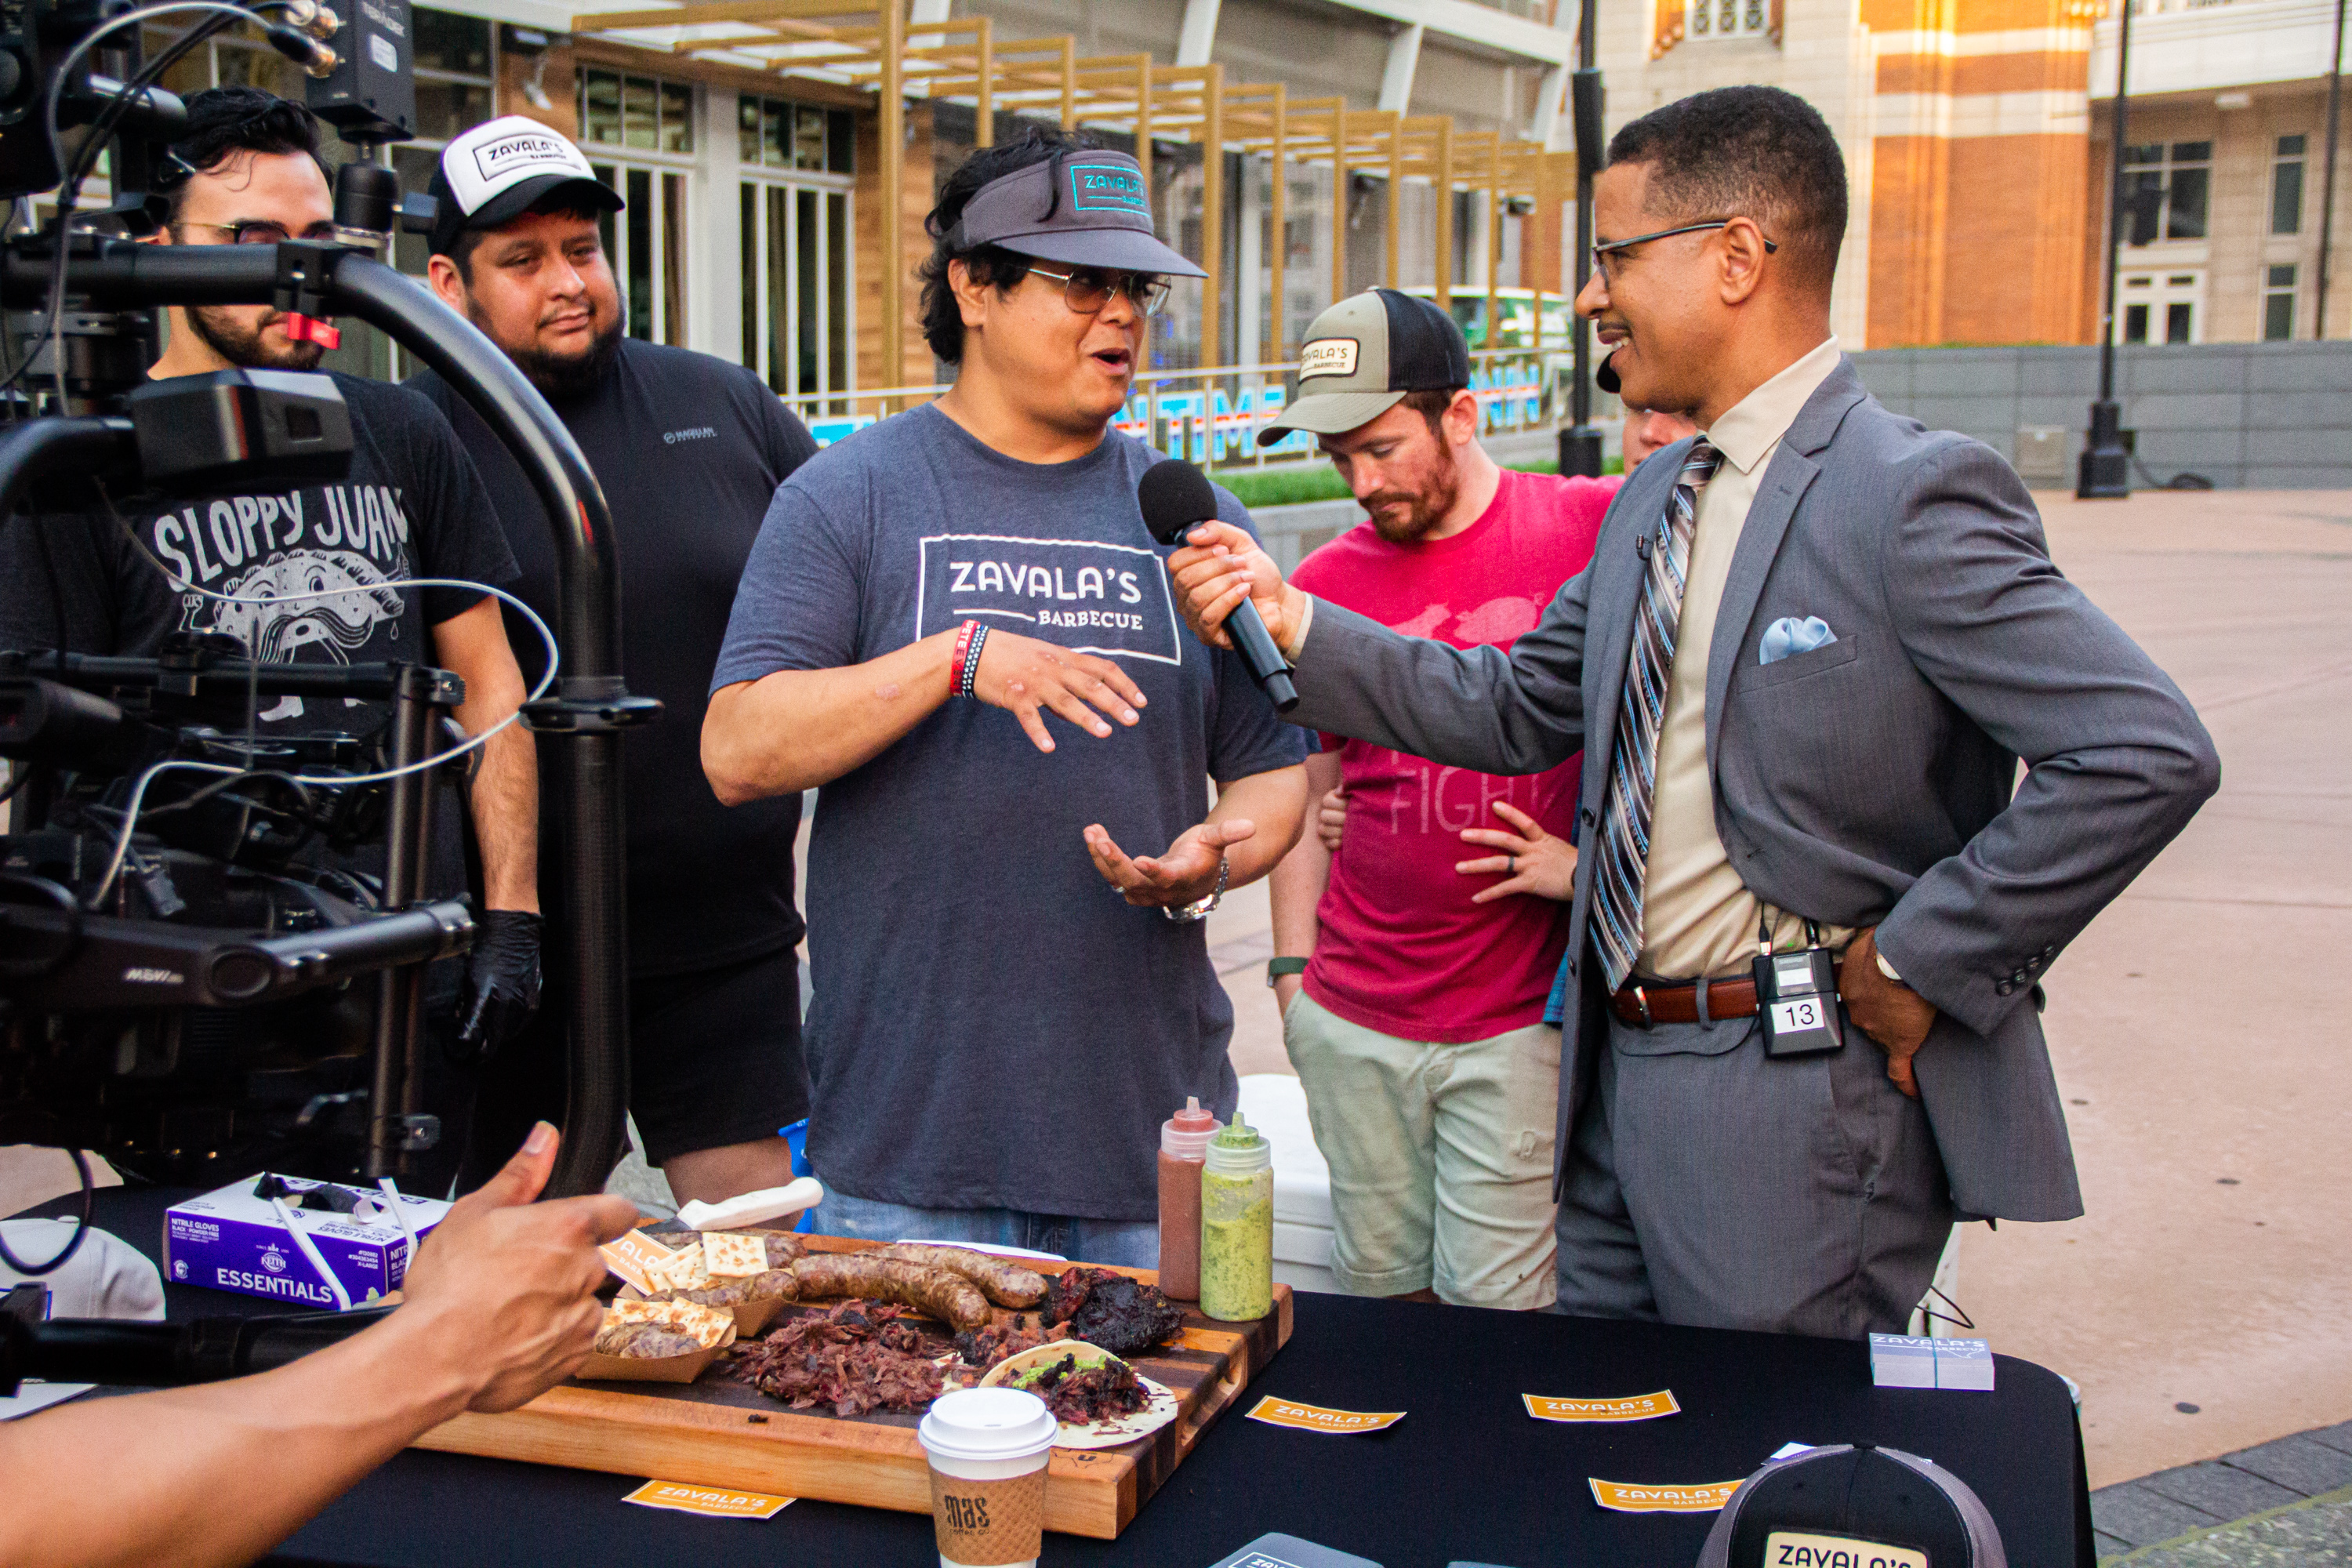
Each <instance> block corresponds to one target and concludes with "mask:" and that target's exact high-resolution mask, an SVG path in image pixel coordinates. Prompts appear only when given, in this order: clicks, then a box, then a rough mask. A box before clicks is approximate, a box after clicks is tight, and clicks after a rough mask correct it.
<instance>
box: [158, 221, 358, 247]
mask: <svg viewBox="0 0 2352 1568" xmlns="http://www.w3.org/2000/svg"><path fill="white" fill-rule="evenodd" d="M184 227H187V228H208V229H211V230H212V231H213V232H214V233H215V234H225V235H227V236H228V237H229V243H230V244H231V245H283V244H285V243H286V242H287V241H288V240H289V239H291V238H293V236H292V235H290V234H289V233H287V232H286V226H285V225H284V224H280V223H190V224H186V225H184ZM332 229H333V225H331V224H323V223H322V224H313V225H311V226H310V227H309V228H308V229H305V230H304V231H303V233H302V237H303V238H305V239H318V238H321V237H325V236H326V235H327V234H329V233H331V231H332Z"/></svg>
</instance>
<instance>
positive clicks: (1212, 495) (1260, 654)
mask: <svg viewBox="0 0 2352 1568" xmlns="http://www.w3.org/2000/svg"><path fill="white" fill-rule="evenodd" d="M1135 499H1136V501H1137V502H1138V504H1139V505H1140V506H1141V507H1142V508H1143V526H1144V527H1146V528H1148V529H1150V531H1151V537H1152V538H1154V539H1156V540H1158V541H1159V542H1160V543H1162V544H1175V543H1178V542H1181V540H1182V539H1183V537H1184V535H1185V534H1187V533H1189V532H1191V531H1192V530H1193V529H1194V528H1195V527H1197V526H1198V525H1200V524H1201V523H1204V522H1214V521H1217V492H1216V489H1214V487H1213V486H1212V485H1211V484H1210V483H1209V476H1208V475H1206V474H1204V473H1202V471H1201V470H1200V469H1198V468H1194V467H1193V466H1192V464H1190V463H1188V462H1186V461H1184V460H1183V459H1182V458H1161V459H1160V461H1158V462H1156V463H1154V464H1152V465H1151V467H1150V468H1146V469H1144V470H1143V478H1142V479H1140V480H1139V481H1138V483H1137V484H1136V487H1135ZM1225 635H1226V636H1228V637H1232V638H1233V639H1234V648H1235V649H1236V650H1237V651H1238V652H1239V653H1240V654H1241V656H1242V663H1243V664H1244V665H1245V666H1247V667H1248V668H1249V672H1250V679H1252V680H1255V681H1256V682H1257V683H1258V685H1259V686H1260V687H1261V688H1262V689H1264V690H1265V694H1266V697H1267V699H1268V700H1271V701H1272V702H1273V703H1274V705H1275V707H1276V710H1279V711H1281V712H1284V713H1287V712H1289V711H1290V710H1292V709H1293V708H1296V707H1297V706H1298V688H1297V687H1296V686H1293V685H1292V684H1291V683H1290V661H1289V660H1288V659H1286V658H1283V657H1282V650H1281V649H1280V648H1278V647H1275V646H1274V635H1273V634H1272V633H1270V632H1268V631H1267V630H1266V629H1265V619H1264V618H1263V617H1262V616H1259V615H1258V613H1257V606H1256V605H1254V604H1252V603H1251V602H1250V601H1249V600H1247V599H1244V600H1243V601H1242V602H1241V604H1240V605H1238V606H1237V607H1236V608H1235V609H1234V612H1233V614H1231V615H1229V616H1226V617H1225Z"/></svg>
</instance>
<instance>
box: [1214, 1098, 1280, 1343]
mask: <svg viewBox="0 0 2352 1568" xmlns="http://www.w3.org/2000/svg"><path fill="white" fill-rule="evenodd" d="M1272 1310H1274V1145H1273V1144H1271V1143H1268V1142H1266V1141H1265V1134H1264V1133H1262V1132H1260V1131H1258V1130H1257V1129H1256V1128H1255V1127H1252V1126H1251V1125H1250V1124H1249V1123H1248V1122H1246V1121H1244V1120H1242V1118H1241V1115H1240V1114H1239V1113H1238V1112H1236V1113H1235V1114H1234V1120H1233V1124H1232V1125H1231V1126H1229V1127H1227V1128H1225V1129H1224V1130H1223V1131H1221V1132H1219V1133H1218V1134H1217V1135H1216V1136H1215V1137H1214V1138H1212V1139H1210V1140H1209V1148H1208V1154H1207V1158H1206V1160H1205V1162H1204V1163H1203V1164H1202V1168H1201V1311H1202V1315H1203V1316H1205V1317H1211V1318H1216V1319H1220V1320H1222V1321H1225V1322H1228V1323H1237V1322H1247V1321H1250V1320H1252V1319H1255V1318H1263V1317H1265V1315H1266V1314H1267V1313H1268V1312H1271V1311H1272Z"/></svg>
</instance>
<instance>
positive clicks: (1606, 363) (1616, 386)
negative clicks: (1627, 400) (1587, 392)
mask: <svg viewBox="0 0 2352 1568" xmlns="http://www.w3.org/2000/svg"><path fill="white" fill-rule="evenodd" d="M1616 359H1617V351H1616V350H1615V349H1611V350H1610V351H1609V353H1607V354H1605V355H1604V356H1602V358H1601V368H1600V369H1599V370H1596V371H1594V372H1593V373H1592V380H1593V384H1595V385H1597V386H1598V387H1600V388H1601V391H1603V392H1605V393H1608V394H1609V395H1611V396H1612V397H1613V396H1615V395H1617V394H1618V393H1620V392H1622V391H1623V390H1624V384H1623V383H1622V382H1620V381H1619V380H1618V379H1617V365H1616Z"/></svg>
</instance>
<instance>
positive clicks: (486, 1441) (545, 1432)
mask: <svg viewBox="0 0 2352 1568" xmlns="http://www.w3.org/2000/svg"><path fill="white" fill-rule="evenodd" d="M806 1239H807V1241H808V1243H809V1246H810V1247H811V1249H812V1250H814V1251H818V1252H854V1251H858V1250H861V1249H863V1248H865V1247H870V1246H872V1245H874V1244H873V1243H871V1242H862V1241H846V1240H841V1239H838V1238H835V1237H807V1238H806ZM1118 1272H1120V1273H1122V1274H1131V1275H1133V1276H1134V1277H1135V1278H1136V1279H1141V1280H1145V1281H1147V1282H1150V1281H1155V1280H1156V1279H1157V1276H1156V1275H1154V1274H1152V1273H1151V1272H1150V1271H1149V1270H1145V1269H1136V1268H1123V1269H1120V1270H1118ZM1274 1295H1275V1306H1274V1310H1273V1312H1271V1313H1270V1314H1268V1315H1267V1316H1266V1317H1265V1318H1262V1319H1260V1320H1259V1321H1256V1322H1255V1323H1222V1322H1217V1321H1213V1320H1212V1319H1208V1318H1204V1317H1202V1316H1201V1315H1200V1313H1199V1312H1197V1311H1192V1310H1187V1312H1186V1313H1185V1316H1184V1331H1183V1334H1182V1336H1181V1338H1180V1339H1179V1340H1178V1341H1177V1342H1175V1343H1174V1344H1171V1345H1163V1346H1161V1347H1160V1349H1158V1350H1157V1351H1155V1352H1152V1353H1151V1354H1150V1355H1143V1356H1136V1357H1133V1358H1130V1359H1131V1361H1132V1363H1133V1365H1134V1367H1135V1369H1136V1371H1137V1372H1139V1373H1142V1374H1143V1375H1144V1376H1146V1377H1149V1378H1152V1379H1154V1380H1156V1381H1158V1382H1160V1383H1163V1384H1167V1385H1168V1388H1169V1390H1170V1391H1171V1393H1173V1394H1175V1395H1176V1400H1177V1407H1178V1415H1177V1417H1176V1419H1175V1420H1174V1421H1172V1422H1171V1423H1170V1424H1169V1425H1167V1426H1163V1427H1161V1428H1160V1430H1159V1431H1157V1432H1153V1433H1150V1434H1147V1435H1146V1436H1142V1437H1139V1438H1137V1439H1136V1440H1135V1441H1134V1442H1132V1443H1129V1444H1124V1445H1122V1446H1121V1447H1116V1448H1102V1449H1097V1450H1093V1451H1091V1452H1089V1451H1085V1450H1079V1449H1070V1448H1056V1449H1055V1450H1054V1455H1053V1458H1052V1460H1051V1461H1050V1462H1049V1464H1048V1466H1047V1469H1046V1482H1045V1528H1046V1529H1048V1530H1059V1531H1067V1532H1069V1533H1070V1534H1073V1535H1090V1536H1095V1537H1097V1538H1098V1539H1101V1540H1106V1541H1108V1540H1111V1539H1113V1538H1115V1537H1116V1536H1117V1535H1118V1532H1119V1531H1122V1530H1124V1529H1126V1528H1127V1525H1128V1523H1129V1521H1131V1520H1133V1519H1134V1518H1135V1514H1136V1510H1138V1509H1139V1508H1141V1507H1142V1506H1143V1504H1144V1503H1145V1502H1146V1501H1147V1500H1150V1497H1151V1495H1152V1494H1153V1493H1154V1492H1156V1491H1158V1490H1159V1489H1160V1487H1161V1486H1162V1485H1164V1484H1165V1483H1166V1481H1167V1479H1168V1478H1169V1477H1170V1476H1171V1475H1173V1474H1174V1473H1175V1470H1176V1467H1177V1466H1178V1465H1180V1464H1181V1463H1182V1462H1183V1459H1184V1456H1185V1455H1187V1454H1189V1453H1191V1452H1192V1445H1193V1444H1194V1443H1196V1442H1198V1441H1199V1440H1200V1436H1201V1434H1202V1432H1204V1431H1206V1430H1207V1429H1208V1428H1209V1426H1210V1425H1211V1424H1212V1423H1213V1422H1214V1421H1215V1420H1216V1419H1217V1417H1218V1416H1219V1415H1223V1413H1224V1412H1225V1410H1226V1409H1227V1407H1229V1406H1230V1405H1233V1403H1234V1401H1235V1400H1236V1399H1238V1398H1239V1397H1240V1396H1241V1394H1242V1391H1243V1390H1244V1388H1246V1387H1247V1386H1248V1385H1249V1383H1250V1380H1251V1379H1252V1378H1254V1377H1255V1376H1256V1375H1257V1373H1258V1372H1259V1370H1260V1369H1261V1368H1263V1367H1264V1366H1265V1363H1266V1362H1267V1361H1269V1360H1270V1359H1272V1357H1273V1355H1274V1353H1275V1352H1276V1351H1278V1350H1280V1349H1281V1348H1282V1347H1283V1345H1285V1344H1286V1343H1287V1342H1289V1339H1290V1324H1291V1299H1290V1287H1289V1286H1287V1285H1276V1287H1275V1288H1274ZM918 1419H919V1417H918V1416H915V1415H896V1414H886V1415H865V1416H857V1417H854V1418H849V1419H844V1418H841V1417H838V1416H834V1415H820V1414H817V1413H814V1412H809V1411H793V1410H788V1409H786V1408H785V1407H784V1406H783V1405H780V1404H778V1403H777V1402H776V1401H775V1400H773V1399H771V1398H769V1397H768V1396H767V1395H765V1394H761V1393H760V1392H759V1391H758V1390H756V1389H754V1388H751V1387H750V1386H749V1385H748V1384H740V1383H737V1382H736V1381H734V1380H733V1379H732V1378H730V1377H728V1376H727V1375H726V1373H725V1372H724V1371H723V1369H720V1368H714V1369H712V1370H711V1371H710V1372H709V1373H705V1374H704V1375H703V1377H702V1379H701V1381H699V1382H698V1383H694V1384H686V1385H683V1386H680V1385H675V1384H650V1383H635V1384H614V1383H604V1384H583V1383H576V1382H575V1383H567V1384H562V1385H560V1386H558V1387H555V1388H551V1389H550V1390H548V1391H547V1392H546V1393H545V1394H541V1395H540V1396H539V1397H538V1398H537V1399H534V1400H532V1401H531V1402H530V1404H529V1405H524V1406H523V1407H522V1408H521V1409H520V1410H513V1411H509V1412H508V1413H507V1414H505V1415H471V1414H468V1415H460V1416H458V1417H457V1418H456V1419H455V1420H453V1421H448V1422H445V1423H444V1424H442V1425H441V1426H436V1427H435V1428H434V1429H433V1430H432V1431H430V1432H428V1433H426V1434H425V1436H423V1437H421V1438H419V1439H417V1442H416V1447H420V1448H437V1449H440V1450H442V1451H444V1452H446V1453H453V1454H474V1455H478V1456H480V1457H482V1458H494V1459H526V1460H530V1462H532V1463H534V1464H541V1465H562V1466H565V1467H568V1468H573V1469H583V1470H604V1471H609V1472H611V1473H613V1474H615V1475H625V1476H645V1477H649V1478H652V1479H658V1480H665V1481H684V1482H688V1483H689V1484H694V1485H700V1486H710V1487H727V1488H731V1489H737V1490H742V1491H754V1492H764V1493H767V1494H769V1495H771V1496H776V1497H796V1498H821V1499H823V1500H825V1501H828V1502H847V1503H860V1504H863V1505H865V1506H866V1507H869V1508H891V1509H898V1510H903V1511H906V1512H909V1513H928V1512H929V1511H930V1507H931V1485H930V1477H929V1468H928V1467H927V1466H926V1465H925V1463H924V1460H923V1449H922V1445H921V1444H920V1443H919V1441H917V1439H916V1436H915V1426H916V1422H917V1421H918Z"/></svg>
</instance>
